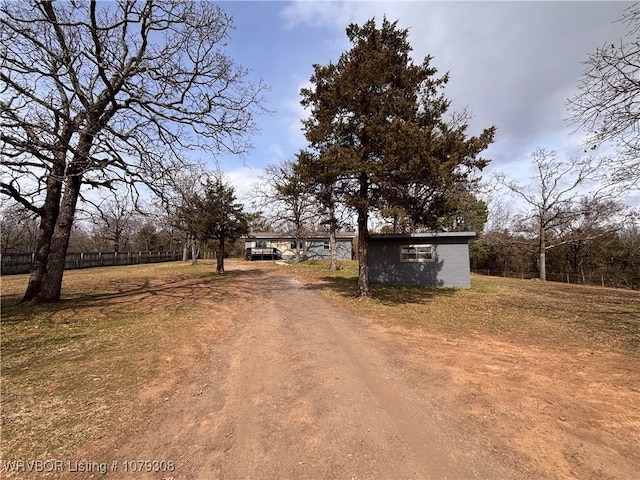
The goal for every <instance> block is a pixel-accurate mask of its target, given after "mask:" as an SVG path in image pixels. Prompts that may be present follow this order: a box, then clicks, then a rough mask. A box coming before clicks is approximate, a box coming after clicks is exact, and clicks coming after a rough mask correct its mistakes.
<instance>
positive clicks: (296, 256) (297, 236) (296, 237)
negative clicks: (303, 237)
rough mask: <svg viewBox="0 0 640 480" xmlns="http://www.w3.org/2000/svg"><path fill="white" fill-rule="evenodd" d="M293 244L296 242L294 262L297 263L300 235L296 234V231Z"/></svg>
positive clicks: (298, 259)
mask: <svg viewBox="0 0 640 480" xmlns="http://www.w3.org/2000/svg"><path fill="white" fill-rule="evenodd" d="M295 242H296V250H295V252H296V255H295V260H296V262H299V261H300V234H299V233H298V231H297V230H296V235H295Z"/></svg>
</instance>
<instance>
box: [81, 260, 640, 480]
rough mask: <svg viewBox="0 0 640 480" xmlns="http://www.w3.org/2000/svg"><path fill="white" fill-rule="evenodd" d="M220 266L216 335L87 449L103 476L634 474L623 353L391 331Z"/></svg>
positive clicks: (269, 275)
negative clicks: (109, 467) (224, 278)
mask: <svg viewBox="0 0 640 480" xmlns="http://www.w3.org/2000/svg"><path fill="white" fill-rule="evenodd" d="M229 269H230V270H235V271H236V272H237V273H236V275H237V284H236V285H235V286H234V289H236V290H235V294H236V295H237V302H236V303H235V305H237V307H235V309H234V310H232V311H229V312H228V315H230V317H229V318H230V319H231V323H232V326H231V327H230V328H229V333H228V335H227V336H226V338H225V339H224V341H218V342H216V343H214V344H211V345H210V349H209V350H210V354H209V355H208V356H207V357H206V362H205V364H200V365H194V368H193V375H192V377H193V378H189V379H188V381H187V382H183V383H181V386H180V387H179V388H178V389H177V390H176V391H175V392H173V393H172V394H171V395H170V396H168V397H166V398H165V399H163V400H162V402H161V403H160V404H159V407H158V408H157V410H156V411H155V412H154V413H153V415H152V420H151V423H150V424H149V425H148V428H145V429H144V430H142V431H139V432H138V433H136V434H134V435H132V436H130V437H128V438H126V439H121V440H120V441H119V442H118V443H117V444H107V443H103V444H102V445H101V447H95V448H96V449H97V450H95V451H94V452H93V455H98V456H101V457H102V458H105V459H120V464H119V470H118V472H110V473H109V474H108V475H107V478H136V479H146V478H156V479H159V478H164V479H215V478H218V479H248V478H255V479H272V478H279V479H303V478H309V479H334V478H335V479H338V478H339V479H409V478H411V479H478V478H482V479H545V478H548V479H572V478H579V479H629V480H633V479H638V478H640V447H639V445H640V375H639V373H638V370H639V369H638V365H637V364H633V365H631V364H629V363H628V358H629V357H625V356H624V355H622V354H615V353H598V352H591V351H583V352H575V351H571V352H563V351H558V350H550V349H544V348H539V347H531V346H525V345H519V344H512V343H506V342H500V341H497V340H495V339H493V338H491V337H482V336H473V337H468V336H457V337H454V336H450V337H448V336H446V335H443V334H433V333H425V332H417V331H406V330H400V329H397V330H389V329H385V328H383V327H381V326H376V325H373V324H371V323H369V322H367V321H365V320H363V319H358V318H355V317H354V316H353V315H351V314H350V313H348V312H347V311H345V310H344V308H342V307H340V306H338V305H335V304H334V303H333V302H332V301H331V300H328V299H327V298H325V297H323V296H322V295H320V294H319V293H318V292H317V291H315V290H314V289H313V288H311V287H310V286H306V285H305V284H303V283H302V282H301V281H299V280H296V279H294V278H290V277H288V276H286V275H285V274H283V273H282V272H281V271H278V270H274V269H262V270H261V269H260V267H259V266H257V265H256V264H247V263H232V264H231V265H229ZM215 315H216V312H215V310H212V316H215ZM202 328H203V332H202V335H203V337H202V338H206V332H205V331H204V330H206V328H207V327H206V322H203V327H202ZM167 348H168V349H171V345H167ZM149 394H150V395H152V394H153V392H150V393H149ZM85 453H86V454H87V457H90V458H96V457H95V456H93V457H92V456H91V455H92V452H86V451H85ZM123 459H131V460H134V459H138V460H151V461H153V460H155V461H170V462H174V466H175V468H174V469H173V471H165V472H157V473H143V472H137V473H136V474H135V475H133V474H131V472H129V474H127V473H126V472H125V471H124V465H123V463H122V460H123ZM129 470H131V468H129ZM73 478H78V477H73Z"/></svg>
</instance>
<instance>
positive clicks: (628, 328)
mask: <svg viewBox="0 0 640 480" xmlns="http://www.w3.org/2000/svg"><path fill="white" fill-rule="evenodd" d="M290 269H291V270H292V271H293V272H295V273H296V274H297V275H298V276H300V277H301V278H304V279H305V280H306V281H308V282H311V283H314V284H315V285H316V287H317V288H318V289H319V290H321V291H323V292H325V293H326V294H327V295H329V296H331V297H332V298H334V299H336V300H337V301H339V302H340V303H342V304H343V305H345V306H348V307H349V308H351V309H353V311H354V312H355V313H357V314H358V315H360V316H363V317H366V318H369V319H372V320H374V321H376V322H378V323H381V324H383V325H385V326H390V325H400V326H403V327H409V328H423V329H429V328H438V329H445V330H447V331H449V332H460V333H464V332H479V333H488V334H491V335H500V336H505V337H509V338H513V339H517V340H519V341H522V342H525V343H531V344H537V345H544V346H558V347H562V346H576V347H584V348H599V349H607V350H621V351H625V352H627V353H630V354H634V353H640V292H638V291H632V290H619V289H611V288H601V287H591V286H581V285H571V284H564V283H555V282H540V281H537V280H519V279H509V278H499V277H486V276H481V275H472V288H471V289H469V290H461V289H448V288H425V287H403V286H381V285H372V286H371V292H372V294H373V298H371V299H363V300H356V299H354V298H353V297H352V296H353V294H354V292H355V291H356V289H357V277H358V271H357V264H356V262H342V264H341V268H340V270H338V271H337V272H330V271H329V269H328V265H327V264H326V262H325V263H323V262H302V263H300V264H298V265H296V264H293V263H292V264H290Z"/></svg>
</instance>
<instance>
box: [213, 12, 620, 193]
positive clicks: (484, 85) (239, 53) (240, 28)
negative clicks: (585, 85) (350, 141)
mask: <svg viewBox="0 0 640 480" xmlns="http://www.w3.org/2000/svg"><path fill="white" fill-rule="evenodd" d="M628 5H630V3H628V2H416V1H406V2H381V1H376V2H364V1H351V2H325V1H311V2H273V1H261V2H244V1H235V2H221V3H220V6H221V8H222V9H223V10H225V11H226V12H227V13H229V14H230V15H231V16H233V18H234V25H235V30H233V31H232V32H231V38H230V40H229V42H228V48H227V52H228V54H229V55H230V56H231V57H232V58H233V59H234V60H235V61H236V62H237V63H238V64H240V65H242V66H244V67H246V68H248V69H250V70H251V74H250V78H252V79H254V80H257V79H259V78H261V79H263V80H264V82H265V83H266V84H267V85H269V86H270V87H271V91H270V92H268V93H267V94H266V105H265V106H266V108H268V109H269V110H271V111H272V112H273V113H272V114H271V115H265V116H262V117H259V118H258V124H259V127H260V132H259V133H258V134H256V135H255V136H253V137H252V139H251V140H252V143H253V145H254V149H253V150H252V152H251V153H249V154H248V155H247V156H246V157H245V158H244V162H243V160H241V159H239V158H221V159H220V161H221V165H222V168H223V170H224V171H225V172H226V173H227V175H228V177H229V178H230V179H231V181H232V182H233V183H234V184H235V185H236V187H237V189H238V193H239V194H240V195H244V194H245V193H246V192H247V191H248V189H249V185H250V184H251V183H252V182H255V181H257V180H258V177H259V176H260V174H261V173H262V169H264V167H266V166H267V165H268V164H272V163H278V162H280V161H282V160H286V159H290V158H292V157H293V155H294V154H295V153H296V152H297V151H298V150H299V149H300V148H304V147H305V146H306V144H305V140H304V136H303V135H302V132H301V130H300V126H301V124H300V120H301V118H302V117H303V116H304V115H305V112H304V110H303V109H302V107H301V106H300V104H299V102H300V93H299V92H300V88H301V87H303V86H306V85H308V80H309V78H310V76H311V74H312V65H313V64H314V63H320V64H326V63H328V62H329V61H336V60H337V59H338V57H339V56H340V54H341V53H342V52H344V51H346V50H347V49H348V48H349V44H348V42H347V38H346V35H345V33H344V31H345V28H346V27H347V25H348V24H349V23H352V22H355V23H358V24H362V23H364V22H365V21H366V20H368V19H369V18H371V17H375V18H376V19H377V20H378V21H380V20H381V19H382V17H383V15H384V14H386V16H387V18H388V19H389V20H392V21H393V20H398V21H399V26H400V27H402V28H409V32H410V33H409V42H410V43H411V45H412V47H413V49H414V50H413V57H414V60H415V61H416V62H420V61H421V60H422V59H423V58H424V56H426V55H428V54H430V55H432V56H433V57H434V59H433V61H432V64H433V65H434V66H436V67H437V68H438V70H439V73H444V72H446V71H449V72H450V75H451V79H450V82H449V84H448V86H447V88H446V90H445V93H446V95H447V97H448V98H449V99H451V100H452V101H453V106H452V108H453V109H455V110H460V109H462V108H464V107H465V106H468V107H469V109H470V110H471V111H472V112H473V113H474V119H473V121H472V123H471V125H470V130H469V133H470V134H477V133H479V132H480V131H481V130H482V129H483V128H485V127H488V126H491V125H495V126H496V127H497V135H496V142H495V143H494V144H493V145H492V146H491V147H490V149H489V150H487V152H486V154H485V156H486V157H487V158H490V159H491V160H492V162H491V165H490V166H489V167H488V168H487V169H486V170H485V172H486V173H485V176H488V175H490V174H491V172H493V171H495V170H501V171H504V172H505V173H506V174H507V175H508V176H511V177H513V178H516V179H520V180H521V181H522V180H526V178H527V177H528V175H529V161H530V156H531V153H532V152H533V150H534V149H535V148H536V147H543V148H547V149H553V150H556V151H558V153H559V154H560V155H563V156H566V157H571V156H577V155H581V154H582V152H583V149H582V141H583V134H582V133H581V132H577V133H573V131H574V127H572V126H570V125H568V123H567V122H566V121H565V120H564V119H565V118H566V116H567V110H566V100H567V98H568V97H569V96H570V95H571V94H572V93H573V92H574V90H575V87H576V83H577V81H578V79H579V77H580V74H581V72H582V68H583V66H582V62H583V61H584V60H586V58H587V56H588V55H589V54H590V53H592V52H594V51H595V49H596V48H597V47H599V46H601V45H603V44H604V43H605V42H618V41H620V39H621V38H622V37H623V36H624V34H625V33H626V27H625V25H624V24H622V23H620V22H616V20H617V19H619V18H620V16H621V15H622V13H623V11H624V9H625V8H626V7H627V6H628Z"/></svg>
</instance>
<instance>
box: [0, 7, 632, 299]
mask: <svg viewBox="0 0 640 480" xmlns="http://www.w3.org/2000/svg"><path fill="white" fill-rule="evenodd" d="M0 13H1V17H0V22H1V24H2V25H1V26H2V28H0V58H1V59H2V65H3V69H2V71H1V72H0V90H1V91H2V93H3V97H2V101H1V102H0V140H1V142H0V154H1V155H2V159H3V160H2V167H3V171H2V177H1V179H0V193H2V194H4V195H5V196H7V197H8V198H10V199H11V200H12V201H13V204H14V206H13V207H11V208H8V209H5V210H4V214H3V222H5V223H7V222H12V221H16V219H20V218H22V219H24V220H25V221H24V225H23V226H21V227H20V228H23V227H24V231H25V232H26V231H31V232H32V233H35V240H34V241H33V246H34V247H35V248H34V251H35V262H34V267H33V270H32V272H31V275H30V278H29V283H28V286H27V290H26V292H25V295H24V299H23V300H24V301H31V302H47V301H57V300H58V299H59V298H60V291H61V285H62V276H63V269H64V258H65V254H66V252H67V250H68V249H69V248H70V245H73V244H72V240H73V241H80V238H81V237H82V230H83V229H87V228H88V231H85V232H84V233H85V234H88V236H86V237H87V238H89V239H90V238H91V235H94V234H95V235H94V237H93V238H94V240H96V241H97V239H98V238H99V237H101V238H102V241H105V242H110V243H111V244H112V245H113V247H114V248H118V249H119V248H121V246H122V245H121V242H124V243H126V242H127V241H128V242H143V241H144V240H145V238H146V239H147V240H148V241H149V242H150V241H151V240H150V239H151V238H155V240H154V241H158V242H160V241H162V242H165V244H168V245H172V242H173V241H174V239H175V238H177V237H179V236H180V235H182V237H183V240H182V245H183V248H187V247H188V248H191V249H192V256H193V257H194V258H197V252H198V249H200V248H202V247H203V245H205V244H206V243H207V242H209V241H215V242H216V243H217V249H218V252H219V255H218V259H219V263H218V264H217V271H218V272H222V271H224V264H223V259H224V256H225V251H226V248H227V244H228V242H230V241H233V239H234V238H237V237H238V236H240V235H242V234H244V233H246V232H248V231H250V230H251V228H254V229H258V228H259V227H264V226H266V225H269V226H272V227H277V228H280V229H285V228H286V229H288V230H289V231H290V232H292V233H293V234H294V235H295V237H296V239H300V238H302V237H303V236H304V235H305V232H307V231H308V230H309V229H310V228H315V229H324V230H326V231H327V232H328V233H329V235H330V238H331V239H332V240H331V242H330V243H331V245H332V248H331V251H332V252H333V255H332V257H333V258H334V260H335V235H336V232H338V231H339V230H340V229H342V228H347V227H349V226H354V227H355V229H356V230H357V234H358V235H357V238H358V245H357V252H358V260H359V278H358V291H357V294H358V295H359V296H368V295H370V292H369V283H368V282H369V279H368V240H369V234H370V231H371V229H372V228H373V226H372V225H373V223H374V222H378V223H381V224H382V225H381V226H380V230H381V231H390V232H407V233H411V232H418V231H456V230H474V231H478V232H481V231H483V229H485V224H486V223H487V221H488V220H489V222H493V223H496V222H495V220H492V219H491V218H490V217H491V215H490V214H491V213H492V212H491V208H489V206H490V204H491V201H492V199H494V198H496V196H503V195H505V194H506V193H507V192H508V193H510V194H511V195H513V196H514V197H517V198H519V199H520V202H521V203H522V204H523V205H525V208H523V209H522V211H520V212H517V213H516V215H515V216H514V217H513V218H512V219H511V220H510V222H509V224H508V225H507V224H505V225H502V226H501V227H500V228H501V230H500V231H501V232H502V233H501V234H505V235H508V236H509V237H510V238H511V239H512V242H511V245H522V244H528V245H534V246H535V248H533V252H534V254H533V255H535V261H534V265H535V268H536V270H537V271H538V272H539V277H540V278H541V279H542V280H544V279H546V270H547V262H549V261H551V260H553V261H555V260H554V259H555V255H556V252H560V251H563V250H567V249H569V250H571V249H573V252H574V267H575V266H577V265H579V264H580V260H579V258H583V257H584V255H585V253H584V252H586V251H587V249H592V247H593V246H594V245H596V243H597V242H600V241H604V239H605V238H611V236H612V235H613V236H618V237H619V238H623V237H624V238H626V236H629V235H630V236H631V237H633V235H635V234H634V233H633V232H631V233H630V234H629V233H628V232H629V231H630V230H629V228H626V227H627V226H628V225H629V224H628V221H629V220H628V219H629V218H632V216H633V212H632V211H630V209H628V208H626V207H625V206H624V205H623V203H622V202H621V199H622V198H623V196H624V194H625V193H626V192H628V191H629V190H630V189H637V187H638V184H639V183H640V180H639V178H640V174H639V173H638V172H639V170H640V169H638V168H637V166H638V165H637V160H638V157H639V156H640V152H639V150H638V148H639V145H638V142H637V139H638V135H637V130H638V121H639V118H640V114H639V113H638V104H637V102H636V101H635V99H636V98H637V95H638V90H640V88H639V87H638V84H637V81H635V80H634V79H635V78H636V77H635V75H636V73H637V69H638V64H639V62H638V57H639V56H640V48H639V42H638V36H637V33H638V29H639V28H640V9H639V8H638V4H635V5H633V6H631V7H629V8H628V9H627V10H626V11H625V13H624V15H623V21H624V22H625V23H626V24H627V25H628V27H629V35H628V36H627V37H626V38H625V39H623V40H621V41H620V43H619V44H611V45H605V46H604V47H603V48H601V49H598V50H597V51H596V52H595V53H594V54H593V55H592V56H590V57H589V58H588V59H587V61H586V62H585V65H586V68H585V74H584V76H583V78H582V79H581V81H580V83H579V85H578V89H577V94H576V95H575V96H574V97H572V98H571V99H569V102H568V106H569V112H570V116H571V118H572V120H573V122H574V123H576V124H577V125H578V126H579V127H581V128H584V129H585V130H586V131H587V134H588V136H587V140H588V144H587V145H586V148H585V150H589V151H595V150H597V149H598V148H600V147H601V146H602V145H605V144H611V142H613V144H614V146H615V147H616V148H617V150H616V153H615V154H612V155H609V156H599V157H598V156H595V153H594V154H593V155H591V154H588V155H585V156H584V157H580V158H576V159H562V158H557V156H556V154H555V152H550V151H547V150H544V149H539V150H536V151H535V152H534V153H533V155H532V159H533V170H534V172H536V173H535V174H534V176H533V177H532V179H531V183H530V184H528V185H521V184H518V183H516V182H514V181H513V180H511V179H509V178H506V177H505V176H504V175H500V174H497V175H495V176H494V177H493V179H492V180H491V181H489V182H488V181H486V180H485V181H484V182H483V181H482V177H481V173H482V171H483V170H484V169H485V168H486V167H487V165H488V164H489V162H490V159H488V158H485V157H483V152H484V151H485V150H486V149H487V147H488V146H489V145H490V144H491V143H492V142H493V141H494V138H495V135H496V128H495V127H494V126H488V127H487V128H485V129H484V130H482V131H481V132H480V133H479V134H477V135H469V133H468V131H467V130H468V125H469V120H470V118H471V113H470V111H469V110H464V111H462V112H455V111H451V109H450V107H451V101H450V100H449V99H448V98H447V97H446V95H445V92H444V90H445V87H446V85H447V83H448V81H449V73H445V74H439V73H438V72H437V70H436V68H435V67H433V66H432V64H431V61H432V57H431V56H429V55H427V56H425V57H424V58H423V59H422V61H419V62H414V60H413V59H412V58H413V57H412V52H413V50H412V47H411V45H410V44H409V42H408V30H407V29H401V28H399V27H398V23H397V22H392V21H389V20H387V18H383V20H382V22H381V24H380V25H378V24H377V23H376V21H375V19H371V20H369V21H367V22H365V23H364V24H363V25H356V24H351V25H349V26H348V27H347V28H346V32H345V33H346V36H347V39H348V41H349V44H350V48H349V50H347V51H345V52H344V53H343V54H342V55H340V57H339V58H338V60H337V61H335V62H333V61H331V62H329V63H327V64H326V65H319V64H316V65H313V75H312V76H311V78H310V87H308V88H304V89H302V90H301V92H300V94H301V104H302V106H304V107H305V108H306V110H307V112H308V116H307V117H306V118H305V119H303V127H302V128H303V132H304V134H305V137H306V140H307V146H306V147H305V148H303V149H301V150H300V151H299V152H298V153H297V154H296V155H295V157H294V158H292V159H290V160H288V161H287V162H284V163H282V164H280V165H271V166H270V167H268V168H267V171H266V173H265V182H264V183H263V186H262V187H261V188H259V189H257V190H256V192H254V193H255V195H254V199H255V205H254V206H255V210H256V212H257V213H251V214H249V213H247V212H246V211H245V210H244V208H243V206H242V205H241V204H240V202H238V200H237V198H236V196H235V192H234V190H233V187H231V186H230V185H229V184H228V183H227V182H226V181H225V179H224V176H223V175H222V174H220V173H216V172H207V171H206V170H205V169H203V168H202V166H201V165H200V164H198V163H197V162H194V161H193V160H190V156H189V155H188V154H189V152H192V151H193V150H198V151H201V152H205V154H209V155H210V157H211V158H215V156H216V155H217V154H219V153H221V152H227V153H228V152H231V153H236V154H242V153H243V152H245V151H247V149H248V148H249V147H250V144H249V141H248V139H249V138H250V135H251V134H252V133H253V132H254V131H255V116H256V115H257V114H259V113H260V112H262V111H264V107H263V103H264V99H263V97H262V94H263V92H264V91H265V89H266V87H265V85H263V84H262V82H258V83H257V84H251V83H249V82H247V80H246V73H247V72H246V70H244V69H243V68H241V67H239V66H237V65H235V64H234V62H233V60H232V59H230V58H229V57H227V55H226V54H225V52H224V44H225V40H226V39H227V37H228V34H229V30H230V28H231V26H232V19H231V18H230V17H229V16H228V15H226V14H225V13H224V12H223V11H222V10H221V9H220V8H219V7H217V6H215V5H213V4H211V3H209V2H177V3H176V2H169V1H164V0H154V1H147V2H140V1H136V0H121V1H119V2H117V3H106V4H103V3H100V2H97V1H95V0H90V1H89V2H86V3H76V2H71V3H63V2H53V1H42V2H37V3H33V4H29V5H28V6H27V5H22V4H16V3H13V2H4V3H2V4H1V5H0ZM585 153H588V152H587V151H585ZM487 186H491V187H492V188H493V194H492V195H488V194H487V193H486V189H487ZM95 188H98V189H103V190H104V189H107V190H110V191H111V192H115V196H114V197H113V198H111V199H109V200H104V201H101V202H100V201H98V202H97V201H96V200H95V199H93V200H92V198H93V197H92V196H91V195H89V192H90V189H95ZM139 189H142V190H143V192H148V193H150V194H152V195H154V196H155V198H156V199H157V201H156V207H155V208H156V209H157V210H156V211H161V212H162V215H160V216H156V219H157V218H160V217H162V218H163V219H164V220H163V221H162V222H159V221H157V220H154V222H153V225H151V223H150V222H145V221H144V220H143V221H141V220H140V219H142V218H149V217H148V216H147V217H135V215H133V213H131V212H133V211H137V210H139V205H138V204H137V200H136V199H137V198H139V196H140V190H139ZM483 189H484V190H483ZM123 191H126V192H127V193H126V194H125V195H124V196H122V194H121V192H123ZM127 195H130V197H131V199H132V205H131V206H130V207H131V208H130V209H127V208H126V205H125V204H124V203H123V202H124V197H126V196H127ZM494 203H495V202H494ZM92 204H93V206H94V207H95V208H94V209H93V210H92V209H91V208H90V207H85V205H92ZM123 208H124V210H127V211H128V212H129V213H130V214H131V215H133V217H132V218H134V217H135V218H138V221H137V223H136V221H135V220H133V223H134V225H135V226H134V227H132V228H133V230H131V228H130V225H131V221H132V220H131V218H128V217H127V215H126V214H124V213H123V212H122V211H121V210H122V209H123ZM85 211H87V212H89V214H88V216H85V218H84V219H83V220H84V221H80V219H81V217H82V215H84V212H85ZM34 222H35V223H34ZM87 222H88V223H87ZM36 223H37V228H34V226H35V224H36ZM88 225H91V226H88ZM616 225H618V227H617V228H616ZM620 225H622V226H624V227H625V228H620V227H619V226H620ZM145 228H146V229H147V231H146V232H145ZM74 229H75V230H74ZM100 229H102V233H101V234H98V232H99V231H100ZM632 230H633V229H632ZM3 231H4V229H3ZM7 231H9V230H7ZM89 231H90V232H92V233H89ZM487 231H488V232H489V234H487V235H485V236H484V237H483V238H482V239H481V240H480V241H479V242H478V243H477V244H476V246H475V247H474V251H475V252H476V253H477V257H476V259H475V261H476V262H477V264H479V263H478V262H481V261H486V262H489V261H490V259H491V258H494V257H492V256H491V255H493V254H492V253H491V252H493V251H494V250H496V245H497V244H491V242H490V239H492V238H497V237H496V235H494V234H495V233H496V232H497V230H495V229H494V230H492V229H491V228H489V229H488V230H487ZM11 232H13V230H11ZM153 235H156V237H153ZM174 235H177V237H175V236H174ZM160 239H162V240H160ZM9 240H10V238H9V237H7V244H8V243H9ZM85 240H86V238H85ZM500 241H502V240H500ZM296 244H299V242H296ZM498 244H499V245H502V244H501V243H499V242H498ZM4 245H5V239H4V234H3V248H4ZM483 251H484V252H485V253H486V255H484V254H483V253H482V252H483ZM590 251H591V250H590ZM505 252H506V250H505V251H504V252H502V253H501V255H506V253H505ZM490 253H491V254H490ZM483 255H484V257H483ZM514 255H518V254H517V253H515V254H514ZM499 256H500V255H498V257H499ZM482 258H484V260H481V259H482ZM584 258H586V257H584ZM584 258H583V260H582V265H584V261H585V260H584ZM512 260H513V259H512ZM491 261H493V260H491ZM496 261H497V260H496ZM332 264H333V266H335V261H334V262H332ZM634 268H635V267H634Z"/></svg>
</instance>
